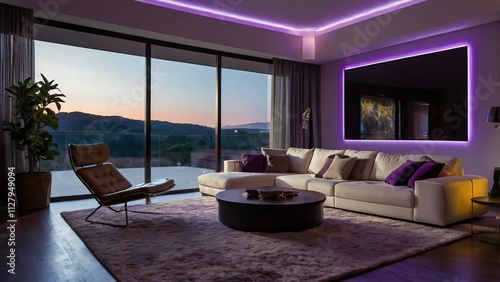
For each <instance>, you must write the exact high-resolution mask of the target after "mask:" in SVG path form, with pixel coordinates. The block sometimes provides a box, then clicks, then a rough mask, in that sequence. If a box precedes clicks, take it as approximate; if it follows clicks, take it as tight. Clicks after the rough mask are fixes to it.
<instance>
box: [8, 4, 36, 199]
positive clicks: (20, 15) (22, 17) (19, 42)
mask: <svg viewBox="0 0 500 282" xmlns="http://www.w3.org/2000/svg"><path fill="white" fill-rule="evenodd" d="M33 46H34V35H33V10H30V9H25V8H20V7H15V6H11V5H7V4H3V3H0V66H1V71H0V76H1V79H0V89H1V91H0V93H1V99H0V109H1V111H0V112H1V116H2V126H3V122H4V121H8V120H10V119H11V114H12V111H13V110H14V103H13V101H12V99H11V98H9V93H8V92H7V91H5V88H8V87H9V86H10V85H12V84H13V83H16V82H18V81H20V80H24V79H25V78H27V77H33V73H34V69H33V52H34V50H33ZM1 134H2V135H1V138H0V150H1V151H2V152H1V154H0V158H1V161H0V181H1V182H0V189H1V190H0V192H1V194H0V196H1V198H0V201H1V202H5V201H6V199H7V181H8V179H7V169H8V168H9V167H15V168H16V172H21V171H24V170H25V161H24V154H23V152H21V151H16V150H15V149H14V144H13V142H12V141H11V139H10V136H9V134H8V133H7V132H5V131H3V130H2V132H1Z"/></svg>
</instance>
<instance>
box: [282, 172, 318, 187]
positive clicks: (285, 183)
mask: <svg viewBox="0 0 500 282" xmlns="http://www.w3.org/2000/svg"><path fill="white" fill-rule="evenodd" d="M314 179H315V178H314V175H312V174H289V175H280V176H278V177H276V180H275V183H276V186H277V187H284V188H295V189H302V190H306V189H307V183H308V182H310V181H312V180H314Z"/></svg>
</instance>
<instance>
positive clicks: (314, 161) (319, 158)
mask: <svg viewBox="0 0 500 282" xmlns="http://www.w3.org/2000/svg"><path fill="white" fill-rule="evenodd" d="M336 154H344V150H328V149H318V148H316V149H314V152H313V156H312V158H311V162H310V164H309V168H308V169H307V173H314V174H316V173H318V172H319V171H320V170H321V168H323V165H324V164H325V162H326V159H327V158H328V156H331V155H336Z"/></svg>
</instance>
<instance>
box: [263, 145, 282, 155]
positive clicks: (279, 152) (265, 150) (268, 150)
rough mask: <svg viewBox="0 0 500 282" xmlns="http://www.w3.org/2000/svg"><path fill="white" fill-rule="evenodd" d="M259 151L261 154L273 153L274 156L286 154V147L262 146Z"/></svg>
mask: <svg viewBox="0 0 500 282" xmlns="http://www.w3.org/2000/svg"><path fill="white" fill-rule="evenodd" d="M260 151H261V152H262V155H263V156H266V155H275V156H286V151H287V150H286V149H274V148H264V147H261V148H260Z"/></svg>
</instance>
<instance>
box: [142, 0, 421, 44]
mask: <svg viewBox="0 0 500 282" xmlns="http://www.w3.org/2000/svg"><path fill="white" fill-rule="evenodd" d="M136 1H138V2H143V3H147V4H152V5H157V6H162V7H166V8H169V9H174V10H178V11H183V12H188V13H192V14H197V15H201V16H206V17H211V18H217V19H222V20H226V21H230V22H235V23H240V24H245V25H250V26H255V27H259V28H264V29H269V30H274V31H279V32H284V33H289V34H294V35H299V36H303V35H304V33H307V34H311V33H313V34H315V35H321V34H324V33H327V32H330V31H332V30H335V29H339V28H341V27H344V26H347V25H350V24H354V23H357V22H360V21H363V20H366V19H369V18H373V17H376V16H379V15H382V14H385V13H387V12H391V11H394V10H398V9H402V8H405V7H408V6H411V5H414V4H417V3H420V2H424V1H425V0H397V1H392V2H391V3H389V4H386V5H383V6H380V7H377V8H374V9H370V10H367V11H361V12H359V13H358V14H355V15H352V16H349V17H346V18H343V19H336V20H335V21H333V22H332V23H330V24H327V25H325V26H318V27H310V28H299V27H293V26H289V25H286V24H282V23H278V22H274V21H272V20H265V19H259V18H254V17H249V16H243V15H238V14H236V13H231V11H228V10H224V9H217V8H216V7H213V8H212V7H206V6H202V5H197V4H193V3H188V2H187V1H181V0H136Z"/></svg>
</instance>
